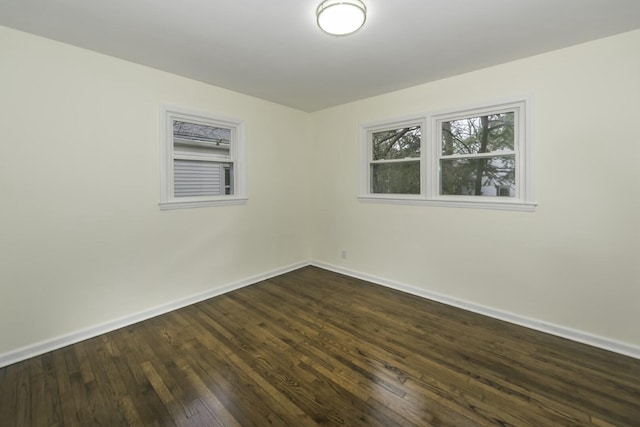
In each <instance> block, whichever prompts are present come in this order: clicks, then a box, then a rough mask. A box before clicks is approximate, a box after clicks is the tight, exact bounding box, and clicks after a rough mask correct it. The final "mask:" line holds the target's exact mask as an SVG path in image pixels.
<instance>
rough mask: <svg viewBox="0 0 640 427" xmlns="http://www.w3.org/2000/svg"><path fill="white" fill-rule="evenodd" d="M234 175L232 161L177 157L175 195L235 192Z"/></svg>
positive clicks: (174, 162)
mask: <svg viewBox="0 0 640 427" xmlns="http://www.w3.org/2000/svg"><path fill="white" fill-rule="evenodd" d="M227 171H228V172H227ZM232 176H233V164H232V163H222V162H207V161H200V160H178V159H176V160H174V161H173V182H174V184H175V186H174V196H175V197H193V196H219V195H223V194H233V183H232V182H231V181H232Z"/></svg>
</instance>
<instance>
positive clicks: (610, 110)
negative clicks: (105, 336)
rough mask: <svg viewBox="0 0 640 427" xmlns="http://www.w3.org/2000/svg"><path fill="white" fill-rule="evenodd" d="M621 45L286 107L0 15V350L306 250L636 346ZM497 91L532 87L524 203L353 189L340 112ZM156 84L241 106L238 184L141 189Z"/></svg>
mask: <svg viewBox="0 0 640 427" xmlns="http://www.w3.org/2000/svg"><path fill="white" fill-rule="evenodd" d="M638 51H640V32H638V31H636V32H632V33H628V34H623V35H620V36H617V37H612V38H608V39H603V40H599V41H596V42H592V43H588V44H584V45H580V46H576V47H573V48H570V49H565V50H561V51H556V52H552V53H549V54H545V55H541V56H537V57H532V58H529V59H526V60H522V61H518V62H513V63H509V64H505V65H502V66H498V67H494V68H490V69H486V70H481V71H478V72H474V73H470V74H465V75H461V76H458V77H454V78H450V79H446V80H442V81H438V82H434V83H431V84H426V85H422V86H418V87H414V88H411V89H408V90H404V91H400V92H395V93H391V94H387V95H384V96H380V97H376V98H371V99H367V100H363V101H360V102H356V103H351V104H347V105H342V106H339V107H335V108H331V109H327V110H324V111H321V112H317V113H314V114H305V113H303V112H300V111H296V110H292V109H289V108H285V107H282V106H278V105H275V104H272V103H268V102H265V101H262V100H258V99H255V98H252V97H248V96H244V95H240V94H237V93H233V92H229V91H226V90H223V89H220V88H216V87H213V86H210V85H206V84H203V83H199V82H195V81H192V80H189V79H184V78H181V77H177V76H174V75H171V74H167V73H163V72H160V71H157V70H153V69H150V68H146V67H142V66H138V65H135V64H131V63H128V62H125V61H120V60H117V59H114V58H110V57H107V56H103V55H99V54H96V53H93V52H89V51H86V50H82V49H78V48H75V47H71V46H68V45H64V44H60V43H56V42H53V41H50V40H46V39H43V38H39V37H35V36H31V35H27V34H24V33H21V32H17V31H13V30H9V29H6V28H2V27H0V124H1V125H2V137H1V138H0V147H2V155H1V156H0V200H2V208H1V209H0V292H1V294H0V356H1V355H2V354H3V353H7V352H12V351H15V350H16V349H19V348H20V347H23V346H29V345H32V344H35V343H38V342H43V341H45V342H46V341H47V340H51V339H53V338H55V337H58V336H60V335H64V334H67V333H71V332H74V331H80V330H83V329H87V328H91V327H94V326H95V325H100V324H103V323H105V322H109V321H112V320H114V319H117V318H121V317H127V316H131V315H134V314H135V313H139V312H142V311H145V310H148V309H150V308H152V307H156V306H158V305H162V304H166V303H171V302H172V301H177V300H180V299H183V298H186V297H188V296H191V295H194V294H198V293H201V292H206V291H209V290H212V289H216V288H222V287H224V286H225V285H227V284H229V283H233V282H235V281H241V280H243V279H246V278H249V277H253V276H256V275H261V274H265V273H268V272H270V271H275V270H278V269H280V268H285V267H287V266H290V265H292V264H295V263H299V262H306V261H308V260H317V261H319V262H323V263H326V264H329V265H333V266H336V267H339V268H344V269H347V270H351V271H354V272H362V273H366V274H368V275H371V276H375V277H379V278H381V279H387V280H391V281H395V282H399V283H403V284H407V285H409V286H414V287H417V288H421V289H425V290H426V291H429V292H435V293H440V294H442V295H446V296H449V297H451V298H457V299H460V300H463V301H469V302H471V303H475V304H479V305H484V306H486V307H489V308H493V309H496V310H501V311H504V312H510V313H515V314H517V315H519V316H525V317H530V318H533V319H538V320H540V321H542V322H549V323H552V324H556V325H560V326H562V327H565V328H573V329H576V330H579V331H583V332H585V333H589V334H594V335H598V336H602V337H604V338H607V339H612V340H619V341H621V342H624V343H627V344H630V345H634V346H640V330H639V329H638V327H637V325H638V324H640V284H639V283H638V282H639V277H640V267H639V266H640V263H639V262H638V260H637V258H638V255H639V254H640V243H639V242H640V229H639V222H638V218H639V217H640V207H639V200H640V197H639V196H640V190H639V188H640V187H638V182H640V168H639V167H638V166H637V164H638V159H640V141H639V139H640V138H639V137H638V135H637V130H636V129H637V127H638V125H637V123H638V120H639V119H638V118H639V117H640V104H639V102H638V99H640V56H639V55H638V54H637V52H638ZM512 95H533V96H534V98H535V123H536V125H535V136H536V159H535V160H536V180H535V181H536V196H537V200H538V202H539V206H538V208H537V210H536V212H534V213H520V212H507V211H488V210H472V209H453V208H435V207H423V206H394V205H381V204H364V203H359V202H358V201H357V199H356V195H357V188H358V182H357V175H358V125H359V124H360V123H362V122H370V121H374V120H381V119H386V118H393V117H398V116H403V115H407V114H413V113H418V112H423V111H433V110H438V109H446V108H453V107H460V106H466V105H468V104H475V103H478V102H484V101H492V100H495V99H500V98H504V97H509V96H512ZM163 103H168V104H173V105H178V106H183V107H186V108H189V109H196V110H204V111H210V112H212V113H217V114H221V115H224V116H231V117H238V118H242V119H244V120H245V121H246V131H247V181H248V185H247V193H248V197H249V202H248V204H247V205H242V206H228V207H212V208H200V209H187V210H175V211H160V210H159V209H158V206H157V203H158V201H159V182H158V176H159V170H158V166H159V162H158V153H159V141H158V138H159V116H160V113H159V107H160V105H161V104H163ZM343 249H344V250H346V251H347V259H341V257H340V251H341V250H343Z"/></svg>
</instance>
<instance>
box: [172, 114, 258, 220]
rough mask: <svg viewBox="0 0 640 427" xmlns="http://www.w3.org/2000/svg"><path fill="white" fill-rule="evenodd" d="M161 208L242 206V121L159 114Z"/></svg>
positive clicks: (204, 115)
mask: <svg viewBox="0 0 640 427" xmlns="http://www.w3.org/2000/svg"><path fill="white" fill-rule="evenodd" d="M162 129H163V137H162V143H163V147H162V164H161V170H162V175H163V177H162V194H161V202H160V207H161V209H175V208H185V207H198V206H212V205H220V204H237V203H243V202H244V201H245V200H246V199H245V196H244V174H243V161H242V160H243V155H242V154H243V152H244V129H243V125H242V122H240V121H238V120H234V119H225V118H221V117H215V116H211V115H207V114H203V113H195V112H190V111H187V110H183V109H179V108H169V107H164V108H163V110H162Z"/></svg>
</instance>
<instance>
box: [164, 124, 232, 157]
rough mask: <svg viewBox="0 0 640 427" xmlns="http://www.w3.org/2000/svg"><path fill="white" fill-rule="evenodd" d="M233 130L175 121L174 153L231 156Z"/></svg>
mask: <svg viewBox="0 0 640 427" xmlns="http://www.w3.org/2000/svg"><path fill="white" fill-rule="evenodd" d="M230 141H231V129H226V128H219V127H215V126H207V125H201V124H198V123H189V122H183V121H178V120H174V121H173V144H174V153H175V154H177V155H180V154H183V155H184V154H191V155H193V154H205V155H222V156H229V154H230V146H231V145H230Z"/></svg>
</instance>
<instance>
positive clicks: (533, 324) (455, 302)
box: [311, 261, 640, 359]
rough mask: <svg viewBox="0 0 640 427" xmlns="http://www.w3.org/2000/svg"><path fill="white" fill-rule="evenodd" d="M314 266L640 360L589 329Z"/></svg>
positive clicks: (637, 353) (631, 349)
mask: <svg viewBox="0 0 640 427" xmlns="http://www.w3.org/2000/svg"><path fill="white" fill-rule="evenodd" d="M311 265H314V266H316V267H319V268H323V269H325V270H330V271H334V272H336V273H340V274H344V275H347V276H351V277H354V278H357V279H362V280H366V281H367V282H371V283H375V284H378V285H382V286H385V287H388V288H392V289H395V290H398V291H401V292H405V293H408V294H412V295H416V296H419V297H422V298H426V299H429V300H433V301H437V302H441V303H443V304H447V305H450V306H453V307H458V308H461V309H463V310H468V311H471V312H474V313H478V314H482V315H484V316H488V317H492V318H494V319H499V320H504V321H505V322H509V323H513V324H516V325H520V326H524V327H526V328H529V329H534V330H536V331H540V332H545V333H548V334H551V335H555V336H558V337H562V338H566V339H569V340H572V341H577V342H580V343H583V344H587V345H590V346H593V347H598V348H601V349H604V350H608V351H612V352H614V353H619V354H623V355H625V356H629V357H633V358H635V359H640V347H638V346H635V345H632V344H628V343H624V342H620V341H616V340H613V339H609V338H605V337H601V336H598V335H593V334H590V333H587V332H583V331H579V330H576V329H572V328H567V327H564V326H560V325H555V324H552V323H547V322H543V321H541V320H537V319H532V318H529V317H525V316H520V315H518V314H515V313H510V312H507V311H502V310H497V309H495V308H491V307H486V306H483V305H479V304H474V303H472V302H468V301H463V300H459V299H456V298H452V297H449V296H446V295H442V294H438V293H435V292H430V291H427V290H425V289H420V288H416V287H413V286H410V285H406V284H404V283H399V282H395V281H393V280H388V279H383V278H380V277H376V276H371V275H369V274H365V273H361V272H359V271H354V270H350V269H347V268H343V267H339V266H335V265H332V264H327V263H324V262H321V261H312V262H311Z"/></svg>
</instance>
